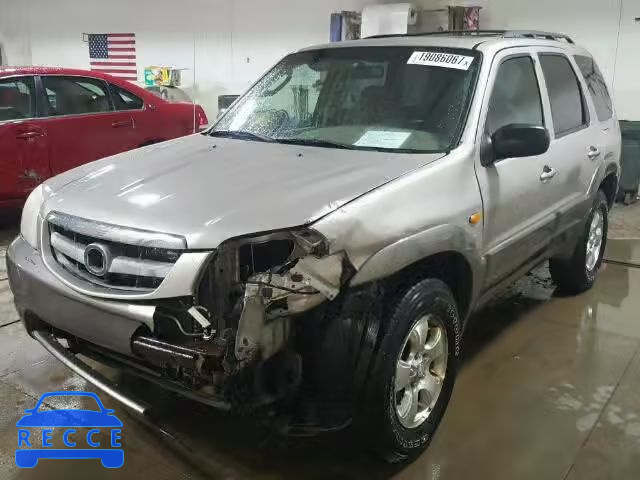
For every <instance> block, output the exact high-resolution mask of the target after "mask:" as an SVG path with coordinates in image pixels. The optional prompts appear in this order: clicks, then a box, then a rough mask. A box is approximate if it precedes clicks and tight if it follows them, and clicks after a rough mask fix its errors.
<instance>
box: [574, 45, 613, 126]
mask: <svg viewBox="0 0 640 480" xmlns="http://www.w3.org/2000/svg"><path fill="white" fill-rule="evenodd" d="M574 58H575V60H576V63H577V64H578V68H580V72H582V75H583V76H584V79H585V81H586V82H587V86H588V87H589V92H590V93H591V98H593V103H594V104H595V106H596V113H597V115H598V120H600V121H601V122H604V121H606V120H609V119H610V118H611V117H613V103H612V102H611V97H610V96H609V89H608V88H607V82H605V81H604V77H603V76H602V73H601V72H600V69H599V68H598V65H596V62H595V61H594V60H593V58H591V57H587V56H586V55H576V56H575V57H574Z"/></svg>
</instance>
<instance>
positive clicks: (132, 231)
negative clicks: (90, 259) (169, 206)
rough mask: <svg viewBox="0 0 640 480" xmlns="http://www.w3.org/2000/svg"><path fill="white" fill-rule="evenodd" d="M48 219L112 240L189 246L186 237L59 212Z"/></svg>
mask: <svg viewBox="0 0 640 480" xmlns="http://www.w3.org/2000/svg"><path fill="white" fill-rule="evenodd" d="M47 221H48V222H49V223H51V224H53V225H56V226H58V227H60V228H64V229H65V230H70V231H72V232H76V233H79V234H81V235H86V236H88V237H93V238H96V239H100V240H108V241H110V242H117V243H124V244H127V245H135V246H138V247H148V248H163V249H167V250H185V249H186V248H187V240H186V239H185V238H184V237H181V236H178V235H171V234H168V233H158V232H151V231H148V230H141V229H137V228H130V227H121V226H119V225H112V224H110V223H104V222H94V221H92V220H85V219H84V218H80V217H75V216H73V215H67V214H64V213H59V212H51V213H50V214H49V215H47Z"/></svg>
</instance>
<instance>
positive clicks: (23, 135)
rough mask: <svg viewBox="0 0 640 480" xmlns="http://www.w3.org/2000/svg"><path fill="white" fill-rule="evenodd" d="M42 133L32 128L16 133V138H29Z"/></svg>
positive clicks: (39, 135)
mask: <svg viewBox="0 0 640 480" xmlns="http://www.w3.org/2000/svg"><path fill="white" fill-rule="evenodd" d="M43 135H44V133H43V132H37V131H34V130H30V131H28V132H23V133H19V134H17V135H16V138H17V139H19V140H29V139H31V138H35V137H42V136H43Z"/></svg>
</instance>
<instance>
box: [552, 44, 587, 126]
mask: <svg viewBox="0 0 640 480" xmlns="http://www.w3.org/2000/svg"><path fill="white" fill-rule="evenodd" d="M540 65H541V67H542V71H543V72H544V79H545V81H546V83H547V92H548V93H549V101H550V102H551V115H552V116H553V127H554V130H555V133H556V136H562V135H566V134H568V133H571V132H572V131H575V130H578V129H580V128H581V127H583V126H584V125H587V123H588V117H587V110H586V108H585V102H584V99H583V97H582V91H581V90H580V84H579V83H578V78H577V77H576V74H575V72H574V70H573V67H572V66H571V63H569V59H568V58H567V57H565V56H564V55H554V54H544V55H540Z"/></svg>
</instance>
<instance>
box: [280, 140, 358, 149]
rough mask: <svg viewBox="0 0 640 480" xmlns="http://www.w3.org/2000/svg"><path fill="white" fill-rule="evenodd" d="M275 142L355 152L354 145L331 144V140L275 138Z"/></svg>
mask: <svg viewBox="0 0 640 480" xmlns="http://www.w3.org/2000/svg"><path fill="white" fill-rule="evenodd" d="M274 141H276V142H278V143H284V144H286V145H303V146H305V147H325V148H342V149H344V150H355V149H356V148H355V147H354V146H353V145H347V144H346V143H338V142H331V141H329V140H318V139H313V138H309V139H305V138H275V139H274Z"/></svg>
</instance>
